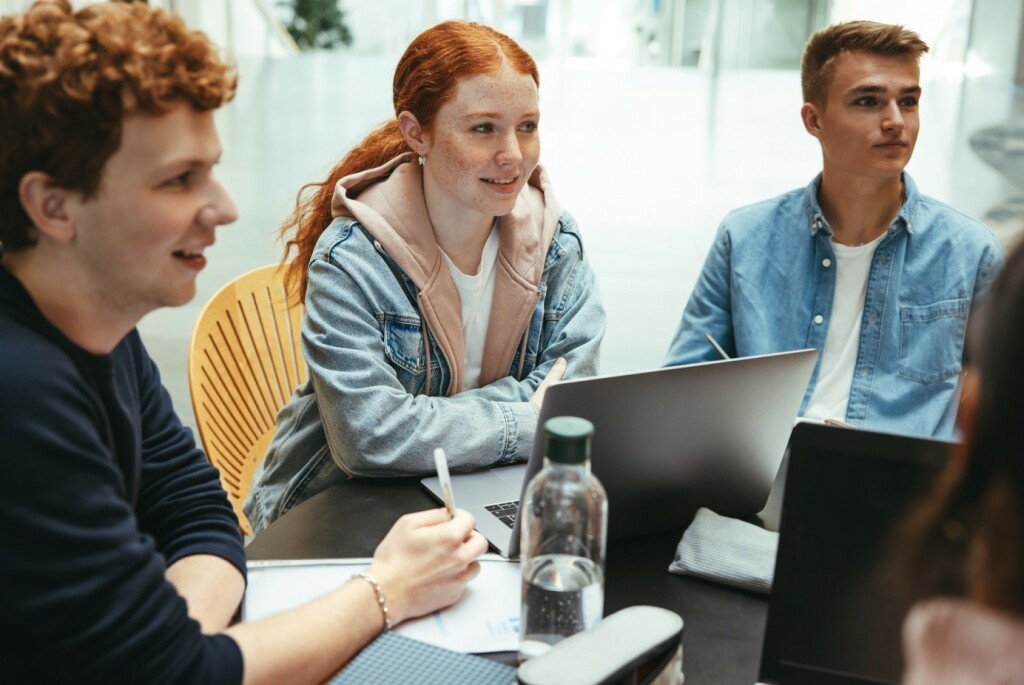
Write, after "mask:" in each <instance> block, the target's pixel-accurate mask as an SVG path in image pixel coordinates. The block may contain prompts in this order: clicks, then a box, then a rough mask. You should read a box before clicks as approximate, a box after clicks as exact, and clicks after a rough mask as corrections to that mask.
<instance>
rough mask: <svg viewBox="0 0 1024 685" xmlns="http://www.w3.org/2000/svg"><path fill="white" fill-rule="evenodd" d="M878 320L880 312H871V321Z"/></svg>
mask: <svg viewBox="0 0 1024 685" xmlns="http://www.w3.org/2000/svg"><path fill="white" fill-rule="evenodd" d="M876 321H878V312H871V323H875V322H876Z"/></svg>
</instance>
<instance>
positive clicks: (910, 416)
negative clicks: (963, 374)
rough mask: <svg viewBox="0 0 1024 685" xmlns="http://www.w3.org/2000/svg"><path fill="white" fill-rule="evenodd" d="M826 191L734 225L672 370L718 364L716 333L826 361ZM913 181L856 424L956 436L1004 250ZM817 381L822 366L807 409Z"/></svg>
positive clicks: (869, 343)
mask: <svg viewBox="0 0 1024 685" xmlns="http://www.w3.org/2000/svg"><path fill="white" fill-rule="evenodd" d="M820 183H821V176H820V175H819V176H818V177H817V178H815V179H814V181H812V182H811V183H810V184H809V185H808V186H807V187H806V188H804V189H800V190H795V191H792V192H790V193H787V194H785V195H782V196H780V197H777V198H774V199H772V200H766V201H764V202H760V203H757V204H754V205H750V206H748V207H744V208H741V209H738V210H736V211H734V212H731V213H730V214H729V215H728V216H727V217H726V218H725V220H724V221H723V222H722V225H721V226H720V227H719V230H718V234H717V236H716V238H715V243H714V246H713V247H712V249H711V251H710V253H709V254H708V256H707V260H706V261H705V262H704V269H703V271H702V273H701V275H700V277H699V278H698V280H697V284H696V286H695V288H694V291H693V294H692V295H691V296H690V300H689V302H687V304H686V309H685V310H684V312H683V318H682V322H681V323H680V325H679V330H678V331H677V332H676V336H675V339H674V340H673V342H672V346H671V348H670V349H669V353H668V357H667V360H666V364H669V365H674V364H689V363H693V362H699V361H707V360H710V359H717V358H718V355H717V354H716V352H715V350H714V349H713V348H712V347H711V346H710V345H709V344H708V342H707V340H706V339H705V337H704V334H705V333H710V334H711V335H712V336H714V337H715V339H716V340H717V341H718V342H719V343H720V344H721V345H722V347H723V348H724V349H725V351H726V352H727V353H728V354H730V355H733V356H750V355H757V354H768V353H772V352H782V351H786V350H796V349H802V348H808V347H812V348H815V349H817V350H818V352H819V357H818V360H819V364H820V361H821V357H820V353H821V351H822V349H823V348H824V345H825V336H826V334H827V333H828V325H829V320H830V316H831V312H832V300H833V295H834V290H835V266H834V265H835V263H836V258H835V254H834V252H833V250H832V242H831V238H832V229H831V228H830V227H829V225H828V222H826V221H825V217H824V216H823V215H822V211H821V207H820V206H819V204H818V188H819V185H820ZM903 184H904V191H905V194H906V200H905V201H904V203H903V207H902V208H901V209H900V211H899V214H898V215H897V216H896V218H895V219H894V220H893V222H892V224H891V225H890V226H889V229H888V231H887V233H886V235H885V236H884V237H883V238H882V241H881V242H880V243H879V245H878V247H877V249H876V250H875V254H874V257H873V259H872V263H871V270H870V272H869V274H868V283H867V293H866V296H865V299H864V312H863V315H862V316H863V318H862V320H861V331H860V341H859V343H858V350H857V362H856V366H855V367H854V376H853V382H852V384H851V386H850V401H849V405H848V407H847V411H846V417H845V421H846V422H848V423H851V424H853V425H856V426H861V427H865V428H872V429H875V430H881V431H887V432H893V433H905V434H910V435H924V436H932V435H933V436H939V437H949V436H951V435H952V434H953V428H954V419H955V417H956V405H957V398H958V396H959V393H958V384H959V373H960V368H961V361H962V360H961V357H962V354H963V342H964V333H965V329H966V324H967V314H968V311H969V310H970V307H971V302H972V300H973V299H974V298H975V297H977V296H978V295H979V294H980V293H982V292H983V291H984V290H985V289H986V288H987V287H988V285H989V283H990V282H991V281H992V279H993V278H994V277H995V274H996V272H997V270H998V268H999V267H1000V265H1001V264H1002V252H1001V250H1000V248H999V245H998V243H997V242H996V241H995V238H994V237H993V235H992V232H991V231H990V230H989V229H988V228H986V227H985V226H983V225H982V224H979V223H978V222H976V221H974V220H972V219H969V218H967V217H966V216H964V215H962V214H960V213H959V212H957V211H955V210H953V209H952V208H950V207H949V206H947V205H945V204H943V203H941V202H938V201H936V200H934V199H932V198H929V197H926V196H924V195H921V194H919V193H918V191H917V186H916V185H915V184H914V182H913V180H911V178H910V176H909V175H908V174H906V173H904V174H903ZM817 377H818V369H817V367H816V368H815V370H814V373H813V374H812V376H811V382H810V384H809V385H808V387H807V392H806V393H805V395H804V400H803V405H802V406H801V409H800V411H801V412H803V410H804V408H805V407H806V406H807V402H808V400H809V399H810V397H811V395H812V393H813V392H814V386H815V383H816V382H817ZM836 418H839V417H836Z"/></svg>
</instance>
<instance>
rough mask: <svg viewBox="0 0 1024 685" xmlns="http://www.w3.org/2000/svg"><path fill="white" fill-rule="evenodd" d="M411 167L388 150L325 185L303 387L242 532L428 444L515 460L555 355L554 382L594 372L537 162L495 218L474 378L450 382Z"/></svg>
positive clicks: (400, 470)
mask: <svg viewBox="0 0 1024 685" xmlns="http://www.w3.org/2000/svg"><path fill="white" fill-rule="evenodd" d="M419 173H420V171H419V168H418V167H417V166H416V165H415V164H408V163H406V160H405V159H404V158H400V159H396V160H393V161H392V162H391V163H389V164H387V165H385V166H384V167H381V168H380V169H375V170H371V171H370V172H364V173H363V174H360V175H357V176H356V177H349V178H348V179H342V181H341V182H340V183H339V187H338V190H337V193H336V196H335V200H336V207H335V210H336V212H335V213H336V216H337V218H336V219H335V220H334V222H333V223H331V225H330V226H329V227H328V228H327V229H326V230H325V231H324V233H323V235H322V236H321V237H320V239H319V241H318V243H317V246H316V249H315V251H314V253H313V256H312V258H311V260H310V264H309V269H308V288H307V293H306V316H305V318H304V321H303V330H302V345H303V353H304V355H305V357H306V360H307V362H308V363H309V372H310V380H309V382H308V383H306V384H305V385H304V386H302V387H300V388H298V390H297V391H296V393H295V395H294V396H293V397H292V399H291V400H290V402H289V403H288V404H287V405H286V406H285V407H284V408H283V409H282V410H281V412H280V413H279V415H278V418H277V431H276V434H275V436H274V438H273V441H272V442H271V445H270V448H269V450H268V453H267V456H266V458H265V459H264V461H263V462H262V463H261V464H260V466H259V467H258V469H257V472H256V475H255V477H254V480H253V488H252V490H251V492H250V495H249V499H248V500H247V502H246V505H245V511H246V515H247V516H248V517H249V520H250V522H251V524H252V526H253V529H254V530H256V531H258V530H261V529H262V528H264V527H266V526H267V525H268V524H269V523H270V522H271V521H273V520H274V519H276V518H277V517H279V516H281V515H282V514H284V513H285V512H287V511H288V510H289V509H291V508H292V507H293V506H295V505H296V504H298V503H299V502H301V501H303V500H305V499H307V498H308V497H311V496H312V495H314V494H316V493H318V492H320V491H321V490H324V489H326V488H328V487H330V486H331V485H332V484H334V483H337V482H339V481H342V480H344V479H347V478H348V477H352V476H397V475H413V474H419V475H422V474H429V473H432V472H433V470H434V462H433V451H434V448H435V447H443V448H444V449H445V452H446V453H447V455H448V460H449V464H450V465H451V467H452V470H454V471H470V470H474V469H480V468H486V467H490V466H494V465H499V464H505V463H509V462H512V461H517V460H522V459H525V458H527V457H528V456H529V454H530V451H531V449H532V447H533V438H534V432H535V429H536V424H537V417H536V413H535V411H534V409H533V407H532V406H531V405H530V404H529V403H528V402H529V399H530V398H531V397H532V395H533V393H534V391H535V390H536V389H537V386H538V385H539V383H540V382H541V381H542V380H543V379H544V377H545V376H546V375H547V373H548V371H550V369H551V366H552V364H553V363H554V361H555V360H556V359H557V358H558V357H565V358H566V360H567V361H568V363H569V365H568V368H567V370H566V373H565V377H566V378H569V377H578V376H586V375H593V374H595V373H596V372H597V361H598V350H599V347H600V341H601V339H602V337H603V336H604V330H605V312H604V308H603V307H602V305H601V303H600V298H599V296H598V292H597V284H596V281H595V279H594V274H593V272H592V270H591V269H590V266H589V263H588V262H587V260H586V258H585V256H584V250H583V242H582V240H581V238H580V233H579V230H578V229H577V227H576V223H575V221H574V220H573V218H572V217H571V216H570V215H569V214H568V213H567V212H562V211H561V210H560V209H559V208H558V205H557V203H556V201H555V199H554V197H553V194H552V193H551V191H550V187H549V186H548V184H547V181H546V177H545V176H544V174H543V171H542V170H540V169H538V171H537V172H535V174H534V175H533V177H532V178H531V183H530V185H529V186H528V187H527V188H526V189H524V192H523V194H521V195H520V199H519V201H517V204H516V209H515V210H513V213H512V215H509V216H508V217H501V218H500V219H499V224H498V226H499V228H498V230H499V239H500V241H501V247H500V249H499V256H498V263H497V264H496V265H495V270H496V280H495V298H494V303H493V305H492V311H491V323H490V325H489V327H488V336H487V337H488V340H487V342H486V343H485V347H484V362H483V364H482V368H481V380H480V383H481V387H479V388H475V389H472V390H467V391H462V392H460V391H459V390H460V384H461V381H460V380H459V375H460V373H461V367H462V363H463V359H462V357H463V354H464V353H463V349H464V348H463V346H462V329H461V314H460V311H459V301H458V295H457V291H456V290H455V288H454V283H453V282H452V281H451V275H450V273H449V272H448V270H447V268H446V267H445V266H444V265H443V261H442V258H441V256H440V252H439V250H438V248H437V245H436V242H435V241H434V239H433V234H432V231H431V229H430V226H429V223H428V222H426V219H425V206H424V205H423V204H422V202H423V200H422V194H421V193H422V190H421V188H422V185H421V182H420V181H419ZM410 198H411V199H410ZM337 203H344V204H345V205H347V208H348V210H350V211H351V213H352V214H355V215H356V216H355V217H353V216H342V215H341V214H340V212H341V210H342V208H341V207H339V206H337ZM523 205H525V209H524V206H523ZM421 214H422V216H420V215H421ZM356 217H358V218H356ZM453 298H454V299H453ZM499 298H500V299H499ZM494 331H497V334H495V335H492V333H493V332H494ZM499 364H500V365H501V367H500V368H499V367H498V365H499Z"/></svg>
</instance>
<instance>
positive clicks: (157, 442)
mask: <svg viewBox="0 0 1024 685" xmlns="http://www.w3.org/2000/svg"><path fill="white" fill-rule="evenodd" d="M235 83H236V78H235V74H234V71H233V69H231V68H230V67H229V66H228V65H226V64H225V63H224V62H223V61H222V60H221V59H220V57H219V56H218V54H217V51H216V49H215V48H214V46H212V45H211V44H210V43H209V42H208V41H207V39H206V38H205V36H203V35H202V34H201V33H198V32H192V31H189V30H188V29H187V27H186V26H185V25H184V23H183V22H182V21H181V19H180V18H178V17H176V16H175V15H173V14H171V13H169V12H166V11H163V10H159V9H153V8H150V7H148V6H147V5H146V4H144V3H92V4H88V5H86V6H85V7H83V8H82V9H80V10H78V11H75V10H73V9H72V7H71V5H70V3H69V2H68V1H67V0H39V1H38V2H35V3H33V4H32V5H31V6H30V7H29V8H28V9H27V10H26V11H25V12H23V13H21V14H15V15H9V16H4V17H2V18H0V130H2V131H3V132H4V144H3V145H2V146H0V243H2V247H0V436H3V450H2V451H0V532H2V536H3V537H2V541H0V585H2V587H3V601H2V608H0V634H2V635H3V640H0V661H2V663H3V680H4V681H5V682H12V683H15V682H16V683H69V682H74V683H190V684H198V683H225V684H227V683H243V682H244V683H281V682H294V683H319V682H324V681H325V680H326V679H327V678H329V677H330V676H331V674H333V673H334V672H336V671H337V670H338V669H339V668H340V667H341V666H342V665H343V664H344V663H345V662H346V661H348V660H349V659H350V658H351V657H352V656H353V655H354V654H355V653H356V652H357V651H358V650H359V649H360V648H361V647H362V646H363V645H365V644H367V643H368V642H370V641H371V640H372V639H373V638H374V637H375V636H376V635H377V634H379V633H380V632H381V630H383V629H386V628H388V627H390V626H391V625H394V624H397V623H400V622H401V621H403V620H405V619H406V618H410V617H413V616H419V615H422V614H426V613H430V612H432V611H435V610H437V609H439V608H441V607H444V606H447V605H449V604H451V603H452V602H455V601H456V600H457V599H458V598H459V597H460V596H461V595H462V592H463V590H464V588H465V584H466V582H467V581H468V580H469V579H471V578H472V577H473V576H474V575H475V574H476V573H477V571H478V569H479V566H478V564H477V562H476V561H475V560H476V557H477V556H479V555H480V554H481V553H483V552H484V551H485V550H486V547H487V543H486V541H484V539H483V538H482V537H481V536H480V535H479V534H477V533H475V532H474V531H473V526H474V521H473V519H472V517H470V516H469V515H468V514H467V513H466V512H457V513H456V516H455V517H454V518H453V519H452V520H449V517H448V515H447V513H446V512H445V510H444V509H437V510H432V511H426V512H420V513H417V514H410V515H408V516H405V517H403V518H402V519H400V520H399V521H398V522H397V523H396V524H395V526H394V527H393V528H392V530H391V531H390V532H389V533H388V535H387V536H386V537H385V539H384V540H383V541H382V542H381V544H380V546H379V547H378V548H377V550H376V553H375V554H374V557H373V561H372V563H371V564H370V567H369V570H368V572H367V573H365V574H363V575H360V576H358V577H355V578H353V580H352V581H351V582H348V583H345V584H343V585H341V586H340V587H339V588H337V589H336V590H334V591H333V592H331V593H329V594H327V595H325V596H323V597H321V598H320V599H317V600H315V601H313V602H310V603H309V604H306V605H305V606H303V607H300V608H298V609H295V610H293V611H290V612H286V613H282V614H279V615H277V616H273V617H270V618H267V619H264V620H261V621H255V622H251V623H239V624H236V625H229V623H230V622H231V619H232V617H233V616H234V614H235V612H236V610H237V608H238V606H239V602H240V600H241V597H242V592H243V589H244V587H245V569H246V566H245V556H244V553H243V549H242V540H241V537H240V534H239V530H238V521H237V519H236V517H235V515H234V512H233V510H232V508H231V506H230V505H229V504H228V499H227V495H226V494H225V493H224V491H223V490H222V489H221V487H220V483H219V481H218V478H217V472H216V470H215V469H214V468H213V467H212V466H211V465H210V464H209V463H208V462H207V461H206V459H205V457H204V455H203V453H202V452H201V451H200V450H199V449H197V447H196V445H195V441H194V439H193V437H192V434H191V432H190V431H189V430H188V429H186V428H185V427H183V426H182V424H181V422H180V421H179V420H178V418H177V416H176V415H175V414H174V410H173V408H172V406H171V400H170V397H169V395H168V394H167V392H166V390H165V389H164V387H163V386H162V385H161V382H160V376H159V373H158V371H157V368H156V366H155V365H154V363H153V361H152V360H151V359H150V357H149V356H148V354H147V353H146V349H145V347H144V345H143V343H142V341H141V339H140V337H139V334H138V332H137V330H136V324H137V323H138V321H139V319H141V318H142V317H143V316H144V315H145V314H146V313H148V312H150V311H153V310H154V309H157V308H159V307H165V306H175V305H181V304H184V303H185V302H188V301H189V300H190V299H192V297H193V296H194V295H195V281H196V276H197V274H198V273H199V271H200V270H201V269H202V268H203V266H204V265H205V262H206V257H205V256H204V250H205V249H206V248H207V247H209V246H210V245H212V244H213V242H214V239H215V237H216V230H217V228H218V227H219V226H223V225H225V224H229V223H231V222H233V221H234V220H235V219H236V218H237V212H236V209H235V205H234V202H233V201H232V199H231V197H230V196H229V195H228V193H227V192H226V191H225V189H224V188H223V187H222V186H221V184H220V182H219V181H218V180H217V178H216V176H215V174H214V167H215V166H216V164H217V162H218V160H219V158H220V155H221V147H220V141H219V138H218V135H217V131H216V128H215V126H214V117H213V114H214V110H216V109H217V108H219V107H220V106H222V105H223V104H225V103H226V102H228V101H229V100H230V99H231V98H232V97H233V95H234V92H235Z"/></svg>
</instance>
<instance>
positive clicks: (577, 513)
mask: <svg viewBox="0 0 1024 685" xmlns="http://www.w3.org/2000/svg"><path fill="white" fill-rule="evenodd" d="M544 430H545V435H546V440H547V448H546V451H545V460H544V468H543V469H542V470H541V471H539V472H538V473H537V475H536V476H534V478H533V479H532V480H531V481H530V484H529V485H528V486H527V488H526V493H525V496H524V498H523V502H522V505H521V506H522V507H523V509H522V512H521V514H520V515H521V516H522V517H523V520H522V522H521V526H520V529H521V534H522V544H521V546H520V547H521V550H522V558H521V563H522V574H523V582H522V616H521V623H520V641H519V658H520V660H525V659H529V658H531V657H534V656H537V655H538V654H541V653H543V652H544V651H546V650H547V649H549V648H550V647H551V646H552V645H554V644H555V643H557V642H559V641H560V640H562V639H564V638H566V637H568V636H570V635H573V634H575V633H578V632H580V631H583V630H587V629H588V628H592V627H593V626H595V625H596V624H597V622H598V621H600V620H601V615H602V613H603V609H604V554H605V537H606V534H607V521H608V504H607V499H606V497H605V493H604V488H603V487H602V486H601V483H600V482H598V480H597V478H595V477H594V475H593V474H592V473H590V436H591V435H592V434H593V431H594V428H593V425H592V424H591V423H590V422H589V421H586V420H584V419H579V418H575V417H558V418H555V419H551V420H550V421H548V422H547V423H546V424H545V426H544Z"/></svg>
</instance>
